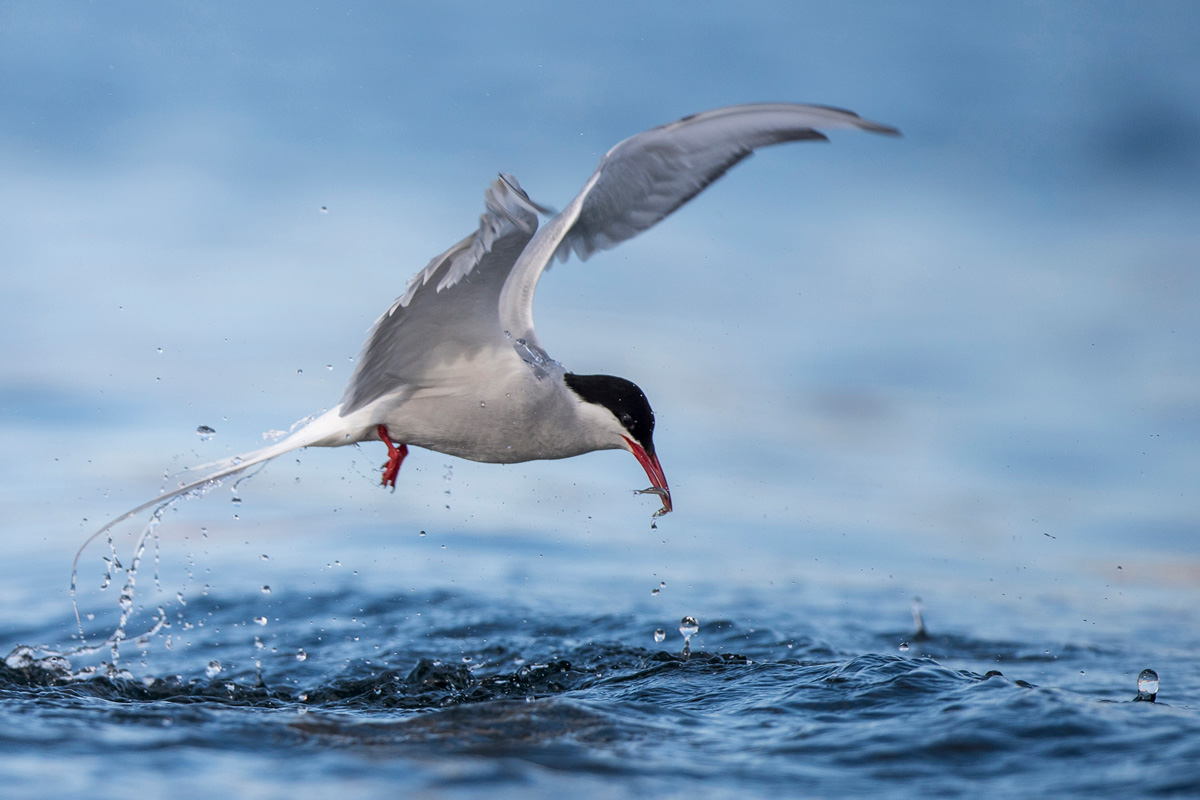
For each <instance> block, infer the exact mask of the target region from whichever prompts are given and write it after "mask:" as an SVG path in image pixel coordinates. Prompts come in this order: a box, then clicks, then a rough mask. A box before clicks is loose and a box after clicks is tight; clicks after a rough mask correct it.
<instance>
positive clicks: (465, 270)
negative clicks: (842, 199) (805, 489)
mask: <svg viewBox="0 0 1200 800" xmlns="http://www.w3.org/2000/svg"><path fill="white" fill-rule="evenodd" d="M838 128H857V129H861V130H865V131H870V132H872V133H881V134H890V135H895V134H897V133H898V131H897V130H896V129H895V128H892V127H889V126H887V125H881V124H879V123H876V122H870V121H868V120H865V119H862V118H861V117H859V116H858V115H857V114H854V113H852V112H849V111H844V110H841V109H836V108H829V107H825V106H814V105H796V104H787V103H761V104H751V105H739V106H730V107H727V108H718V109H715V110H713V111H706V112H703V113H700V114H694V115H692V116H689V117H684V118H683V119H680V120H677V121H675V122H671V123H668V124H666V125H661V126H659V127H657V128H651V129H650V130H648V131H645V132H643V133H639V134H637V135H635V136H632V137H630V138H628V139H625V140H624V141H622V142H620V143H619V144H617V145H616V146H615V147H613V148H612V149H611V150H609V151H608V152H607V153H606V154H605V155H604V157H603V158H602V159H600V164H599V166H598V167H596V170H595V171H594V172H593V173H592V175H591V177H589V178H588V180H587V182H586V183H585V184H584V185H583V189H582V190H580V192H579V194H577V195H576V196H575V198H574V199H573V200H571V202H570V203H568V204H567V205H566V207H565V208H563V210H562V211H560V212H558V213H557V214H554V213H552V212H551V211H550V210H549V209H547V208H544V207H542V206H540V205H538V204H537V203H535V202H533V201H532V200H530V198H529V195H527V194H526V193H525V191H524V190H523V189H522V188H521V186H520V184H519V183H518V182H517V180H516V178H514V177H512V176H511V175H507V174H501V175H500V177H499V178H498V179H497V180H495V181H494V182H493V183H492V184H491V185H490V186H489V187H488V189H487V191H486V195H485V200H486V210H485V212H484V214H483V216H482V217H480V220H479V228H478V229H477V230H476V231H475V232H473V233H472V234H471V235H469V236H467V237H466V238H464V239H463V240H462V241H460V242H458V243H457V244H455V245H454V246H453V247H451V248H450V249H449V250H447V251H446V252H444V253H442V254H441V255H439V256H436V257H435V258H434V259H433V260H432V261H430V262H429V264H428V265H427V266H426V267H425V268H424V269H422V270H421V271H420V272H418V273H417V274H416V276H414V277H413V278H412V280H411V281H409V283H408V287H407V288H406V289H405V291H404V293H403V294H401V295H400V297H399V298H397V299H396V301H395V302H394V303H392V306H391V308H389V309H388V310H387V311H386V312H385V313H384V314H383V315H382V316H381V317H380V318H379V319H378V320H377V321H376V322H375V325H374V327H372V328H371V331H370V334H369V335H368V337H367V341H366V344H365V345H364V346H363V349H362V353H361V354H360V355H359V358H358V363H357V366H356V368H355V370H354V374H353V375H352V376H351V378H350V383H349V385H348V386H347V387H346V391H345V393H344V394H343V395H342V399H341V402H339V403H338V404H337V405H336V406H334V407H333V408H331V409H330V410H328V411H326V412H325V413H323V414H321V415H319V416H317V417H315V418H314V419H312V420H311V421H310V422H309V423H308V424H307V425H305V426H304V427H302V428H300V429H299V430H297V431H296V432H294V433H292V434H291V435H290V436H288V437H287V438H285V439H283V440H281V441H279V442H277V443H275V444H271V445H268V446H266V447H263V448H262V449H259V450H255V451H253V452H250V453H246V454H244V455H240V456H235V457H233V458H228V459H224V460H222V461H216V462H213V463H211V464H204V465H201V466H200V467H195V468H193V469H192V470H189V472H194V471H201V470H207V471H205V472H204V475H203V477H200V478H198V479H196V480H192V481H189V482H185V483H183V484H182V485H180V486H178V487H177V488H174V489H172V490H171V491H169V492H167V493H165V494H162V495H159V496H158V497H156V498H154V499H153V500H150V501H148V502H146V503H143V504H142V505H140V506H138V507H137V508H134V509H131V510H130V511H128V512H126V513H125V514H123V515H121V516H120V517H117V518H116V519H114V520H112V521H111V522H109V523H108V524H107V525H105V526H104V527H103V528H101V529H100V530H99V531H97V532H96V533H95V534H93V535H92V536H91V537H89V539H88V541H89V542H90V541H91V540H92V539H94V538H96V537H97V536H99V535H100V534H102V533H104V532H105V531H107V530H109V529H110V528H112V526H114V525H116V524H117V523H119V522H121V521H123V520H126V519H129V518H130V517H132V516H134V515H136V514H139V513H141V512H143V511H146V510H147V509H149V508H152V507H154V506H156V505H158V504H160V503H164V502H165V501H168V500H170V499H171V498H173V497H176V496H178V495H181V494H185V493H187V492H191V491H193V490H198V489H203V488H205V487H207V486H208V485H210V484H213V483H214V482H216V481H219V480H221V479H222V478H225V477H228V476H230V475H233V474H235V473H239V472H241V471H243V470H245V469H247V468H248V467H251V466H253V465H255V464H260V463H262V462H264V461H267V460H268V459H272V458H275V457H276V456H279V455H282V454H283V453H287V452H289V451H292V450H296V449H298V448H302V447H339V446H341V445H348V444H356V443H359V442H366V441H376V440H378V441H381V442H383V444H384V445H386V446H387V452H388V460H387V464H386V465H385V466H384V468H383V481H382V482H383V484H384V485H385V486H388V485H390V486H392V487H393V488H394V487H395V485H396V477H397V474H398V473H399V471H400V465H401V463H403V461H404V458H405V457H406V456H407V455H408V448H409V447H410V446H412V447H423V448H426V449H428V450H434V451H436V452H439V453H445V454H447V455H451V456H458V457H460V458H466V459H470V460H472V461H482V462H489V463H498V464H511V463H516V462H522V461H533V460H537V459H559V458H569V457H571V456H577V455H581V454H583V453H589V452H592V451H593V450H627V451H628V452H630V453H632V454H633V456H634V458H636V459H637V461H638V463H639V464H641V466H642V468H643V469H644V470H645V471H646V475H647V477H649V479H650V484H651V486H650V488H649V489H646V490H645V491H646V492H648V493H652V494H655V495H657V496H658V497H659V498H661V500H662V508H661V509H660V510H659V511H657V512H656V516H658V515H661V514H665V513H667V512H669V511H671V508H672V504H671V490H670V488H669V487H668V485H667V478H666V475H665V474H664V473H663V469H662V465H661V464H660V463H659V460H658V454H657V452H656V451H655V449H654V438H653V434H654V412H653V411H652V410H651V408H650V403H649V402H648V401H647V400H646V396H645V394H644V393H643V392H642V390H641V389H639V388H638V387H637V386H636V385H635V384H633V383H632V382H630V381H628V380H626V379H625V378H617V377H613V376H611V375H581V374H578V373H575V372H570V371H568V370H567V369H566V368H565V367H564V366H563V365H562V364H560V363H559V362H558V361H556V360H555V359H554V358H552V357H551V356H550V355H549V353H547V351H546V350H545V349H544V348H543V346H542V343H541V341H540V340H539V339H538V335H537V332H536V331H535V330H534V327H533V296H534V291H535V290H536V289H537V285H538V281H539V280H540V279H541V277H542V274H543V273H544V272H545V271H546V268H547V267H548V266H549V265H550V263H551V261H552V260H553V259H555V258H558V259H559V260H562V261H565V260H566V259H567V258H568V257H569V255H570V254H571V253H572V252H574V253H575V255H576V256H578V257H579V258H580V259H581V260H587V258H588V257H589V256H591V255H592V254H593V253H595V252H597V251H599V250H607V249H609V248H611V247H615V246H616V245H618V244H620V243H621V242H623V241H625V240H626V239H630V238H632V237H634V236H636V235H638V234H639V233H641V232H642V231H644V230H646V229H648V228H650V227H652V226H653V225H654V224H655V223H657V222H658V221H659V220H661V219H663V218H664V217H666V216H667V215H668V214H670V213H671V212H672V211H674V210H675V209H677V208H679V207H680V206H682V205H683V204H684V203H686V202H687V201H688V200H691V199H692V198H693V197H695V196H696V195H697V194H699V193H700V192H701V191H703V190H704V188H705V187H707V186H708V185H709V184H711V183H712V182H713V181H715V180H717V179H718V178H720V177H721V176H722V175H724V174H725V172H726V171H727V170H728V169H729V168H730V167H732V166H734V165H735V164H737V163H738V162H739V161H742V160H743V159H745V158H746V157H747V156H749V155H750V154H751V153H753V152H754V151H755V150H756V149H758V148H760V147H766V146H767V145H772V144H779V143H781V142H792V141H803V140H811V139H817V140H823V139H825V138H826V136H825V135H824V133H822V131H825V130H832V129H838ZM539 214H541V215H545V216H548V217H549V219H548V221H547V222H546V223H545V224H544V225H541V226H540V227H539V225H538V221H539ZM85 547H86V543H85ZM81 550H82V548H81ZM76 560H78V556H77V557H76Z"/></svg>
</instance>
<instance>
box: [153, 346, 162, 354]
mask: <svg viewBox="0 0 1200 800" xmlns="http://www.w3.org/2000/svg"><path fill="white" fill-rule="evenodd" d="M154 349H155V350H157V351H158V352H159V353H160V354H161V353H162V348H161V347H156V348H154Z"/></svg>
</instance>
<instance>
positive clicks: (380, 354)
mask: <svg viewBox="0 0 1200 800" xmlns="http://www.w3.org/2000/svg"><path fill="white" fill-rule="evenodd" d="M485 201H486V206H487V210H486V211H485V212H484V214H483V216H481V217H480V218H479V228H478V229H477V230H476V231H475V232H474V233H473V234H471V235H470V236H468V237H466V238H464V239H462V240H461V241H459V242H458V243H457V244H455V245H454V246H453V247H451V248H450V249H449V250H447V251H446V252H444V253H442V254H441V255H439V256H437V257H435V258H434V259H433V260H431V261H430V262H429V264H428V265H427V266H426V267H425V268H424V269H422V270H421V271H420V272H418V273H417V274H416V275H414V276H413V278H412V280H410V281H409V283H408V287H407V288H406V289H405V291H404V294H402V295H400V297H398V298H396V301H395V302H394V303H392V306H391V308H389V309H388V310H387V311H386V312H385V313H384V314H383V316H381V317H380V318H379V319H378V320H376V322H375V325H374V326H373V327H372V328H371V332H370V333H369V334H368V336H367V341H366V344H365V345H364V346H363V349H362V352H361V353H360V354H359V357H358V366H357V367H356V368H355V370H354V374H353V375H352V376H351V378H350V383H349V385H348V386H347V387H346V393H345V395H344V396H343V397H342V409H341V414H342V416H346V415H347V414H350V413H353V412H354V411H357V410H358V409H360V408H362V407H363V406H365V405H367V404H368V403H370V402H372V401H373V400H376V399H378V398H380V397H383V396H384V395H387V394H393V393H395V392H402V391H404V390H405V389H406V388H409V387H411V386H412V385H413V383H414V382H416V381H420V380H421V379H422V378H424V377H427V376H428V375H429V374H430V370H431V367H432V366H433V365H435V364H436V363H437V362H438V361H442V360H450V359H453V358H455V357H457V356H460V355H463V354H467V353H470V352H473V351H476V350H479V349H480V348H483V347H507V346H509V345H508V342H507V340H506V339H505V338H504V336H503V332H502V331H501V329H500V323H499V319H498V316H497V315H498V302H499V297H500V291H501V289H502V288H503V286H504V282H505V281H506V280H507V278H508V274H509V270H511V269H512V266H513V264H514V263H515V262H516V260H517V257H518V256H519V255H520V253H521V251H522V250H523V249H524V247H525V245H526V244H528V242H529V240H530V239H531V238H532V237H533V235H534V232H535V231H536V230H537V225H538V218H537V211H538V209H539V208H540V207H539V206H537V205H536V204H535V203H533V202H532V201H531V200H530V199H529V197H528V195H526V194H525V191H524V190H523V189H522V188H521V186H520V184H519V183H517V180H516V178H513V177H512V176H511V175H501V176H500V177H499V178H498V179H497V180H495V181H493V182H492V184H491V185H490V186H489V187H488V189H487V192H486V195H485Z"/></svg>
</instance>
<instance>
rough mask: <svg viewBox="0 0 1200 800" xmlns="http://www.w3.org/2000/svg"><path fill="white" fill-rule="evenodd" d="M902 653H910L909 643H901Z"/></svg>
mask: <svg viewBox="0 0 1200 800" xmlns="http://www.w3.org/2000/svg"><path fill="white" fill-rule="evenodd" d="M900 652H901V653H907V652H908V642H901V643H900Z"/></svg>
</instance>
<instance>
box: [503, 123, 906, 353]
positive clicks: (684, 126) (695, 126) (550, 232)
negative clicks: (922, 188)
mask: <svg viewBox="0 0 1200 800" xmlns="http://www.w3.org/2000/svg"><path fill="white" fill-rule="evenodd" d="M836 128H858V129H861V130H866V131H871V132H873V133H884V134H891V135H895V134H897V133H899V131H897V130H896V129H895V128H892V127H890V126H887V125H881V124H879V123H877V122H871V121H869V120H865V119H863V118H861V117H859V116H858V115H857V114H855V113H853V112H850V111H843V110H841V109H837V108H828V107H826V106H812V105H796V104H789V103H757V104H751V105H740V106H729V107H726V108H718V109H715V110H713V111H705V112H703V113H700V114H693V115H692V116H690V117H684V118H683V119H681V120H677V121H675V122H671V123H668V124H666V125H660V126H659V127H657V128H651V129H650V130H648V131H645V132H643V133H639V134H637V135H635V136H631V137H630V138H628V139H625V140H624V141H622V142H620V143H619V144H617V145H616V146H615V147H613V148H612V149H611V150H609V151H608V153H606V154H605V156H604V158H602V159H601V160H600V164H599V166H597V167H596V171H595V172H593V173H592V176H591V178H589V179H588V182H587V183H586V184H585V185H584V187H583V190H582V191H581V192H580V193H579V194H578V195H576V197H575V199H574V200H572V201H571V202H570V203H569V204H568V205H567V207H566V208H564V209H563V210H562V211H561V212H560V213H559V214H558V215H557V216H555V217H554V218H553V219H551V220H550V221H549V222H547V223H546V224H545V225H543V226H542V228H541V230H540V231H538V233H537V235H536V236H535V237H534V238H533V241H532V242H531V243H530V244H529V246H528V247H526V249H525V251H524V253H523V254H522V255H521V258H520V259H519V260H518V262H517V264H516V266H515V267H514V268H513V271H512V272H511V274H510V276H509V281H508V284H507V285H506V286H505V287H504V292H503V294H502V295H501V300H500V304H501V307H500V318H501V320H502V322H503V324H504V326H505V327H506V328H507V329H508V330H510V331H512V333H513V335H514V336H521V337H522V338H524V339H526V340H528V341H529V342H531V343H534V344H536V342H537V339H536V336H535V334H534V332H533V294H534V290H535V289H536V288H537V282H538V280H539V279H540V278H541V275H542V273H543V272H544V271H545V269H546V267H547V266H549V263H550V260H551V258H553V257H554V256H558V258H559V259H560V260H565V259H566V258H567V257H568V256H569V255H570V253H571V252H572V251H574V252H575V254H576V255H577V256H579V258H581V259H587V258H588V257H589V256H591V255H592V253H594V252H596V251H597V250H605V249H608V248H610V247H615V246H616V245H617V244H619V243H621V242H623V241H625V240H626V239H630V238H632V237H634V236H636V235H638V234H639V233H641V232H642V231H644V230H646V229H648V228H650V227H651V226H653V225H654V224H655V223H657V222H658V221H659V220H661V219H663V218H664V217H666V216H667V215H668V214H670V213H671V212H672V211H674V210H675V209H677V208H679V207H680V206H682V205H683V204H684V203H686V202H687V201H688V200H691V199H692V198H693V197H695V196H696V195H697V194H699V193H700V192H701V191H703V190H704V188H705V187H706V186H708V185H709V184H711V183H712V182H713V181H715V180H717V179H718V178H720V177H721V176H722V175H724V174H725V172H726V171H727V170H729V168H730V167H732V166H734V165H735V164H737V163H738V162H739V161H741V160H742V159H744V158H746V157H747V156H749V155H750V154H751V153H753V152H754V150H756V149H757V148H760V147H766V146H767V145H772V144H779V143H781V142H793V141H801V140H805V139H825V138H826V137H825V135H824V134H823V133H822V132H821V131H822V130H832V129H836Z"/></svg>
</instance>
